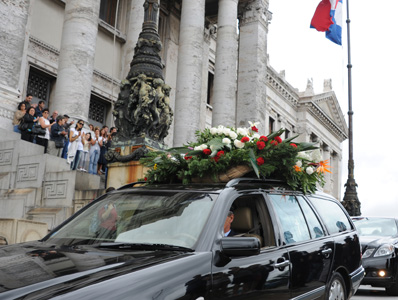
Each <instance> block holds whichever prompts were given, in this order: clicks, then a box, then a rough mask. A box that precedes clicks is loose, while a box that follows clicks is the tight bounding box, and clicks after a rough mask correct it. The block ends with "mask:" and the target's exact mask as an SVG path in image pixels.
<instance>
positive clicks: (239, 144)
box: [234, 140, 245, 149]
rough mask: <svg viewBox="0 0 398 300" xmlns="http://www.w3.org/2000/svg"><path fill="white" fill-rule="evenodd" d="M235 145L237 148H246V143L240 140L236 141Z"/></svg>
mask: <svg viewBox="0 0 398 300" xmlns="http://www.w3.org/2000/svg"><path fill="white" fill-rule="evenodd" d="M234 145H235V147H236V148H239V149H242V148H243V147H244V146H245V143H242V142H241V141H240V140H235V141H234Z"/></svg>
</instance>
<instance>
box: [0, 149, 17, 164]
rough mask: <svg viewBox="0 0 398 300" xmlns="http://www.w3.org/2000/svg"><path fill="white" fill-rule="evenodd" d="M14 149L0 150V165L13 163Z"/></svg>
mask: <svg viewBox="0 0 398 300" xmlns="http://www.w3.org/2000/svg"><path fill="white" fill-rule="evenodd" d="M13 151H14V149H4V150H0V166H6V165H11V164H12V153H13Z"/></svg>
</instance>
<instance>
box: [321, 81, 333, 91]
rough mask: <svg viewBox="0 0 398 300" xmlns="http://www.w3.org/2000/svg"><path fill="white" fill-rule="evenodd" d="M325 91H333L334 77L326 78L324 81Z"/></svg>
mask: <svg viewBox="0 0 398 300" xmlns="http://www.w3.org/2000/svg"><path fill="white" fill-rule="evenodd" d="M323 91H324V92H330V91H332V79H325V80H324V81H323Z"/></svg>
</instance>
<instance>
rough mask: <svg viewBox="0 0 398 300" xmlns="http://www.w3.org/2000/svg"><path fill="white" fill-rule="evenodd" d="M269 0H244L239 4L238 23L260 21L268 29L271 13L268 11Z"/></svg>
mask: <svg viewBox="0 0 398 300" xmlns="http://www.w3.org/2000/svg"><path fill="white" fill-rule="evenodd" d="M268 7H269V0H246V1H242V2H241V3H240V4H239V24H240V25H241V26H242V25H245V24H248V23H253V22H261V23H262V24H263V26H264V27H265V28H266V30H267V31H268V24H269V22H270V21H271V19H272V13H271V12H269V11H268Z"/></svg>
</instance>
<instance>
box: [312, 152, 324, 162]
mask: <svg viewBox="0 0 398 300" xmlns="http://www.w3.org/2000/svg"><path fill="white" fill-rule="evenodd" d="M311 160H312V161H314V162H317V163H318V162H320V161H321V160H322V154H321V151H320V150H319V149H316V150H314V151H312V153H311Z"/></svg>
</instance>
